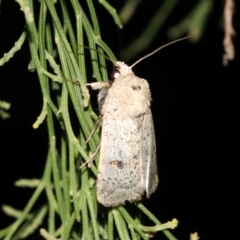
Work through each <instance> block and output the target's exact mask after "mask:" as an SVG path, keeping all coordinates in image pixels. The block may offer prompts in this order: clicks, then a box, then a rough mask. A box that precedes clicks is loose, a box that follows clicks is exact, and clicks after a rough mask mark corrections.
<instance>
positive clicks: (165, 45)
mask: <svg viewBox="0 0 240 240" xmlns="http://www.w3.org/2000/svg"><path fill="white" fill-rule="evenodd" d="M187 38H190V36H188V37H184V38H180V39H177V40H174V41H172V42H170V43H167V44H164V45H163V46H161V47H159V48H157V49H156V50H154V51H153V52H151V53H149V54H147V55H145V56H144V57H142V58H140V59H139V60H137V61H136V62H135V63H134V64H132V66H130V68H133V67H134V66H135V65H137V64H138V63H139V62H141V61H142V60H144V59H145V58H148V57H150V56H152V55H153V54H155V53H156V52H158V51H159V50H161V49H163V48H165V47H167V46H169V45H172V44H174V43H176V42H180V41H182V40H185V39H187Z"/></svg>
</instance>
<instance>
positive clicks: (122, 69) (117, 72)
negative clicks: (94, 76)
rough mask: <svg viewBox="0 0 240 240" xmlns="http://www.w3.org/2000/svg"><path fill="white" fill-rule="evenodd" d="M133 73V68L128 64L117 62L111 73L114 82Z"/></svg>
mask: <svg viewBox="0 0 240 240" xmlns="http://www.w3.org/2000/svg"><path fill="white" fill-rule="evenodd" d="M132 73H133V72H132V68H131V67H129V66H128V65H127V64H125V63H124V62H116V63H115V66H114V69H113V71H112V73H111V80H112V81H114V80H115V79H117V78H119V77H121V76H126V75H128V74H132Z"/></svg>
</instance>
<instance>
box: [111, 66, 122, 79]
mask: <svg viewBox="0 0 240 240" xmlns="http://www.w3.org/2000/svg"><path fill="white" fill-rule="evenodd" d="M119 76H120V72H119V71H118V70H117V69H114V70H113V71H112V73H111V79H112V80H114V79H116V78H118V77H119Z"/></svg>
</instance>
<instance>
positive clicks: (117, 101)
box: [88, 40, 180, 207]
mask: <svg viewBox="0 0 240 240" xmlns="http://www.w3.org/2000/svg"><path fill="white" fill-rule="evenodd" d="M177 41H180V40H177ZM174 42H176V41H174ZM172 43H173V42H171V43H168V44H166V45H169V44H172ZM166 45H164V46H162V47H160V48H158V49H156V50H155V51H154V52H152V53H150V54H148V55H146V56H145V57H143V58H141V59H140V60H138V61H137V62H136V63H134V64H133V65H132V66H128V65H126V64H125V63H124V62H119V61H117V62H116V63H115V67H114V70H113V72H112V74H111V81H109V82H108V83H104V82H94V83H90V84H88V85H89V86H91V87H92V89H94V90H99V94H98V105H99V110H100V114H101V116H102V132H101V143H100V160H99V169H98V179H97V199H98V201H99V202H100V203H101V204H102V205H104V206H106V207H110V206H118V205H120V204H124V203H125V201H129V202H135V201H138V200H141V199H142V196H143V195H144V193H146V196H147V198H149V197H150V195H151V194H152V193H153V192H154V191H155V190H156V188H157V186H158V171H157V157H156V142H155V133H154V125H153V119H152V113H151V109H150V102H151V93H150V89H149V84H148V82H147V81H146V80H145V79H143V78H139V77H137V76H136V75H135V74H134V73H133V71H132V67H133V66H135V65H136V64H137V63H138V62H140V61H141V60H143V59H144V58H147V57H149V56H151V55H152V54H154V53H155V52H156V51H158V50H160V49H161V48H163V47H165V46H166Z"/></svg>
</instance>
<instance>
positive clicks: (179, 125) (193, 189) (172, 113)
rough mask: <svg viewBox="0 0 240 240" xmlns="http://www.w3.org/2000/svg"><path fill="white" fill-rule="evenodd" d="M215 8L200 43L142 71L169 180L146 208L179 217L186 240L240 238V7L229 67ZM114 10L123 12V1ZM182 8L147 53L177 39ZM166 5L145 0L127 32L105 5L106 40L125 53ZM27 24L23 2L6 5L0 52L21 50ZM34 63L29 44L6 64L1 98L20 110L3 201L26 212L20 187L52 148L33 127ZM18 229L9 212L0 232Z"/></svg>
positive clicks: (7, 135) (162, 170)
mask: <svg viewBox="0 0 240 240" xmlns="http://www.w3.org/2000/svg"><path fill="white" fill-rule="evenodd" d="M196 2H197V1H196ZM215 2H217V3H215V5H214V9H213V11H212V13H211V15H210V18H209V19H208V24H207V27H206V29H205V32H204V36H203V38H202V40H201V41H199V42H197V43H195V44H192V43H190V42H189V41H188V40H185V41H183V42H180V43H177V44H174V45H172V46H170V47H167V48H165V49H163V50H162V51H160V52H158V53H157V54H155V55H154V56H152V57H151V58H149V59H146V60H144V61H143V62H141V63H139V64H138V65H137V66H136V67H134V69H133V71H134V72H135V74H136V75H137V76H140V77H143V78H145V79H147V80H148V81H149V84H150V88H151V92H152V99H153V102H152V113H153V118H154V124H155V131H156V140H157V147H158V148H157V151H158V168H159V169H158V170H159V177H160V183H159V187H158V190H157V192H156V193H154V194H153V195H152V196H151V198H150V199H149V200H146V201H145V204H146V205H147V206H148V207H149V209H150V210H151V211H152V212H154V214H155V215H156V216H157V217H158V219H159V220H160V221H162V222H166V221H169V220H171V219H172V218H177V219H178V220H179V222H180V223H179V226H178V227H177V228H176V229H175V230H173V231H172V232H173V234H174V235H175V236H176V237H177V238H178V239H189V234H190V233H193V232H195V231H197V232H198V233H199V235H200V239H233V238H235V239H236V237H237V236H238V235H239V233H238V232H237V230H238V228H239V220H238V219H239V211H238V210H239V205H238V204H239V197H238V195H237V193H238V192H239V183H238V181H239V180H238V179H239V178H238V174H239V167H238V162H239V157H240V154H239V153H240V151H239V149H240V148H239V143H240V141H239V137H240V127H239V126H240V118H239V81H240V74H239V63H240V61H239V53H240V51H239V39H238V38H239V37H238V36H239V32H240V29H239V24H237V22H239V4H238V5H237V6H236V10H235V15H234V26H235V29H236V33H237V36H236V37H235V38H234V43H235V48H236V49H235V50H236V57H235V60H234V61H233V62H230V64H229V66H228V67H223V66H222V54H223V47H222V41H223V31H222V29H221V24H220V22H221V18H222V11H223V1H215ZM220 2H221V3H220ZM236 2H237V1H236ZM112 4H113V6H115V7H116V8H117V9H120V6H121V4H122V3H121V1H116V2H114V1H112ZM181 4H182V3H181ZM181 4H179V7H178V8H176V10H175V11H174V13H173V14H172V15H171V17H170V18H169V19H168V21H167V22H166V24H165V26H164V27H163V29H162V31H161V32H159V34H158V35H157V37H156V38H155V40H154V41H153V43H152V44H151V46H150V47H149V49H148V50H147V51H146V52H143V53H140V54H139V57H141V56H143V55H144V54H146V53H149V52H150V51H152V50H154V49H155V48H157V47H159V46H160V45H163V44H165V43H167V42H169V41H170V40H169V39H168V38H167V36H166V30H167V29H168V28H169V27H170V26H172V25H175V24H176V23H178V22H179V21H180V20H181V19H182V18H183V17H184V16H185V15H186V14H187V13H188V11H189V9H191V8H190V7H189V5H187V4H186V3H185V5H184V4H183V5H181ZM158 5H159V3H158V1H149V4H147V3H146V2H145V3H143V4H140V6H139V8H138V12H137V13H136V15H135V16H134V18H133V19H132V20H131V21H130V22H129V24H128V25H127V26H126V27H124V29H123V30H118V29H117V27H116V25H115V24H114V23H113V21H112V19H111V17H110V16H109V15H108V13H107V12H106V11H105V10H104V9H103V7H102V6H101V5H99V4H98V3H96V9H97V13H98V14H99V22H100V28H101V32H102V38H103V40H104V41H105V42H106V43H107V44H108V45H109V46H110V48H111V49H112V50H113V52H115V53H116V54H117V53H118V52H119V50H120V49H121V48H124V47H126V46H127V45H128V44H129V43H130V42H131V40H132V39H133V38H136V37H137V36H138V35H139V34H140V33H141V31H142V29H143V26H144V25H146V24H147V21H148V19H149V18H150V17H151V16H152V15H153V13H154V11H155V10H156V6H158ZM193 5H194V4H193ZM23 27H24V17H23V13H22V12H21V11H20V10H19V5H18V4H17V3H16V2H15V1H2V6H1V13H0V56H3V53H4V52H7V51H9V49H10V48H11V47H12V46H13V44H14V42H15V41H16V40H17V39H18V37H19V36H20V34H21V32H22V30H23ZM29 59H30V53H29V50H28V45H27V43H25V44H24V47H23V48H22V50H21V51H19V52H18V53H17V54H16V55H15V56H14V58H13V59H11V60H10V62H9V63H7V64H5V65H4V66H3V67H1V68H0V99H1V100H6V101H8V102H10V103H11V104H12V108H11V110H10V113H11V118H10V119H8V120H5V121H3V120H1V119H0V141H1V143H0V150H1V155H0V156H1V157H0V204H1V205H2V204H9V205H12V206H14V207H16V208H19V209H21V208H22V207H23V206H24V205H25V203H26V202H27V200H28V197H29V196H30V195H31V192H32V191H31V190H26V189H18V188H15V187H14V181H15V180H17V179H19V178H40V177H41V175H42V172H43V167H44V164H45V158H46V154H47V149H48V139H47V131H46V126H45V124H43V125H41V126H40V128H39V129H38V130H34V129H33V128H32V124H33V123H34V122H35V120H36V118H37V117H38V115H39V114H40V111H41V107H42V95H41V91H40V88H39V83H38V80H37V77H36V73H30V72H28V70H27V66H28V63H29ZM120 60H121V59H120ZM135 60H137V59H135ZM135 60H134V61H135ZM134 61H132V62H130V63H129V64H131V63H133V62H134ZM110 71H111V70H110ZM89 81H92V79H90V80H89ZM9 223H11V219H10V218H6V217H5V215H4V214H3V213H2V212H1V213H0V228H3V227H6V226H7V225H8V224H9ZM157 236H158V237H156V239H158V238H161V239H166V238H165V237H164V236H163V235H162V234H158V235H157ZM30 239H31V238H30ZM32 239H38V238H34V237H33V238H32Z"/></svg>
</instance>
